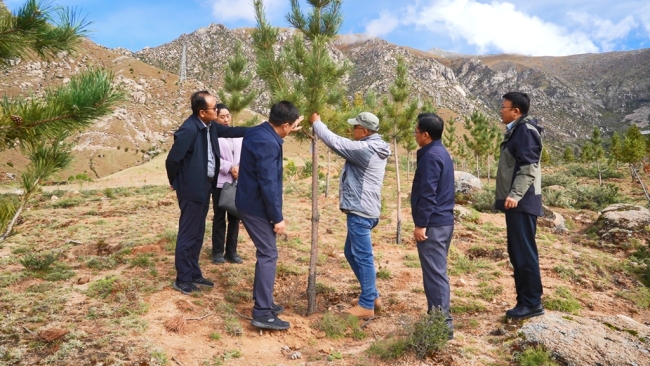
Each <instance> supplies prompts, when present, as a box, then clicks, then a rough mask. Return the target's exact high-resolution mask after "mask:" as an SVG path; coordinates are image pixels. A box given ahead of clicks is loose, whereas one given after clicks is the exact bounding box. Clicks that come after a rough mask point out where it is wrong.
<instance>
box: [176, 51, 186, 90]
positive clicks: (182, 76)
mask: <svg viewBox="0 0 650 366" xmlns="http://www.w3.org/2000/svg"><path fill="white" fill-rule="evenodd" d="M178 78H179V80H178V81H180V82H183V81H185V79H187V65H186V62H185V45H183V53H182V54H181V71H180V75H178Z"/></svg>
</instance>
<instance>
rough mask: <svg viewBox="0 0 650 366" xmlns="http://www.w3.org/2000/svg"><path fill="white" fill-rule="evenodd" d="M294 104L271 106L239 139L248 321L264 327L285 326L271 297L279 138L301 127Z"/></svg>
mask: <svg viewBox="0 0 650 366" xmlns="http://www.w3.org/2000/svg"><path fill="white" fill-rule="evenodd" d="M302 118H303V117H302V116H300V112H299V111H298V109H297V108H296V107H295V106H294V105H293V104H291V103H290V102H286V101H283V102H279V103H277V104H274V105H273V107H271V113H270V115H269V120H268V122H264V123H262V124H261V125H258V126H255V127H252V128H251V129H250V130H248V132H246V136H244V141H242V150H241V159H240V169H239V180H238V182H237V196H236V198H235V205H236V206H237V212H238V213H239V217H240V218H241V221H242V222H243V223H244V227H245V228H246V231H248V235H249V236H250V237H251V239H252V240H253V243H254V244H255V248H256V249H257V251H256V253H255V256H256V257H257V262H256V263H255V280H254V283H253V299H254V300H255V306H254V307H253V321H252V322H251V324H252V325H253V326H255V327H258V328H264V329H277V330H282V329H287V328H289V326H290V325H289V322H285V321H283V320H280V318H278V317H277V314H279V313H280V312H281V311H282V310H283V309H284V308H283V307H282V306H280V305H277V304H275V303H274V302H273V287H274V285H275V270H276V263H277V261H278V247H277V243H276V235H277V234H282V233H283V232H284V228H285V226H286V224H285V222H284V217H283V216H282V143H283V142H284V141H283V139H284V138H285V137H287V135H289V134H290V133H291V132H294V131H297V130H299V129H300V127H299V126H298V125H299V124H300V121H302Z"/></svg>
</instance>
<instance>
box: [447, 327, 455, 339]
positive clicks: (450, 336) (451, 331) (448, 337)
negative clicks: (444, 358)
mask: <svg viewBox="0 0 650 366" xmlns="http://www.w3.org/2000/svg"><path fill="white" fill-rule="evenodd" d="M452 339H454V331H453V330H450V331H449V335H448V336H447V340H448V341H451V340H452Z"/></svg>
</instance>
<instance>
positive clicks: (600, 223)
mask: <svg viewBox="0 0 650 366" xmlns="http://www.w3.org/2000/svg"><path fill="white" fill-rule="evenodd" d="M595 225H596V227H597V228H598V235H599V236H600V237H601V239H602V240H604V241H606V242H609V243H613V244H624V243H627V242H628V241H629V240H630V239H631V238H633V237H634V238H637V239H647V238H648V237H650V232H649V231H648V230H647V229H648V227H650V211H649V210H648V209H647V208H645V207H642V206H635V205H629V204H623V203H617V204H614V205H611V206H608V207H607V208H605V209H604V210H603V211H602V213H601V214H600V217H598V220H597V221H596V224H595Z"/></svg>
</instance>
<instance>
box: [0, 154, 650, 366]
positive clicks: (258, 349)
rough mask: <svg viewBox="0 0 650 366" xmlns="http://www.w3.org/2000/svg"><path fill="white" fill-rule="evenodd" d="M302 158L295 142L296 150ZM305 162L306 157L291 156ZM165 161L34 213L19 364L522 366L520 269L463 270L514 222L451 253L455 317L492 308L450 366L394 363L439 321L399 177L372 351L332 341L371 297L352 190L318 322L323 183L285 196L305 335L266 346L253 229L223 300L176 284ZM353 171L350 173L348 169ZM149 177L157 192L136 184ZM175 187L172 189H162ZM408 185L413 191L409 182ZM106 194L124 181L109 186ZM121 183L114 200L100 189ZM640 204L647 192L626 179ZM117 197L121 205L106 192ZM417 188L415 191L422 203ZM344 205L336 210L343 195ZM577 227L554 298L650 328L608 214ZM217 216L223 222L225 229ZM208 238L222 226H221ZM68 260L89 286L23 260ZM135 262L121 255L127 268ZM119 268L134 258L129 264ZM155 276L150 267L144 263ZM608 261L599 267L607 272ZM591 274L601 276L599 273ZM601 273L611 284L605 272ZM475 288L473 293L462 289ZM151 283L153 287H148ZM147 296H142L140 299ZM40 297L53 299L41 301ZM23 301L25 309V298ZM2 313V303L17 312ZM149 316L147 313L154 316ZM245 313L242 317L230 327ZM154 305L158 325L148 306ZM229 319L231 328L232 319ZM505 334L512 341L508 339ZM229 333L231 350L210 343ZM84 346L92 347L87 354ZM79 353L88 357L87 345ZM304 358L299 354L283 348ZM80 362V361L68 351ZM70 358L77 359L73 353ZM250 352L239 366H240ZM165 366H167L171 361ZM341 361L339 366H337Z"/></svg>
mask: <svg viewBox="0 0 650 366" xmlns="http://www.w3.org/2000/svg"><path fill="white" fill-rule="evenodd" d="M287 145H289V144H287ZM296 146H297V147H295V151H296V152H295V153H292V154H294V155H293V156H296V157H297V156H299V155H303V156H304V151H305V149H306V146H301V145H298V144H296ZM287 155H289V156H290V158H292V159H293V157H291V156H292V155H291V154H287ZM160 162H161V159H160V158H158V159H154V161H153V162H151V163H148V164H145V165H143V166H142V167H140V169H134V170H133V171H130V169H127V170H126V171H123V172H120V173H118V174H116V176H114V177H107V178H106V180H105V181H103V180H102V181H101V182H95V183H96V184H98V185H97V186H92V187H93V189H97V191H88V190H87V189H89V188H90V187H91V186H90V185H88V186H86V187H83V189H82V190H79V191H80V192H66V193H64V195H63V197H60V200H62V199H67V198H70V197H82V198H83V202H82V203H81V204H78V205H76V206H74V207H69V208H56V207H54V204H55V203H56V202H52V201H50V200H48V199H42V200H38V201H37V202H34V203H33V204H32V206H31V208H30V209H29V210H27V211H26V212H25V214H24V215H23V220H22V223H21V224H20V225H18V226H17V228H16V230H17V233H16V234H15V235H13V236H12V237H10V238H9V239H8V240H7V241H6V242H5V243H3V244H2V245H1V246H0V261H2V262H1V264H2V270H0V275H8V274H11V273H18V274H23V276H22V278H20V279H19V280H17V281H15V282H13V283H11V284H9V285H7V286H6V287H5V288H4V289H2V288H0V298H2V302H4V303H5V305H1V304H0V308H2V310H3V312H7V313H6V314H10V316H9V317H7V318H5V320H4V321H0V324H1V326H0V334H2V335H3V338H0V346H3V345H4V346H10V347H12V349H14V350H24V353H23V357H22V359H21V361H20V362H19V363H18V364H25V365H27V364H30V365H31V364H44V363H55V364H93V365H94V364H117V363H119V362H123V363H124V364H138V365H149V364H151V365H155V364H159V363H160V362H159V359H161V356H160V354H163V355H165V357H166V359H167V360H168V362H169V364H171V365H174V364H178V365H185V366H188V365H216V364H221V363H225V364H228V365H280V364H283V365H299V364H300V365H302V364H304V363H305V362H308V363H309V364H310V365H316V364H337V365H371V364H372V365H424V364H426V365H430V364H445V365H488V364H492V365H508V364H511V363H512V362H513V359H512V352H513V348H512V344H511V340H512V339H513V338H516V330H517V328H518V326H519V325H518V324H517V323H513V324H508V323H505V322H504V319H503V314H504V310H505V309H507V308H509V307H512V306H513V305H514V303H515V293H514V285H513V281H512V275H511V269H510V267H509V263H508V261H507V260H506V259H504V258H502V257H499V256H498V255H497V256H495V257H490V256H487V257H479V258H476V259H474V260H470V261H469V263H474V264H479V267H478V268H474V269H471V270H467V271H466V270H462V269H461V267H460V261H459V260H458V258H459V257H466V256H468V255H469V254H470V253H473V252H477V251H476V250H477V248H478V249H480V248H483V249H487V252H489V253H491V252H490V251H492V250H494V249H501V250H505V222H504V219H503V216H502V215H500V214H490V213H481V214H480V215H479V218H478V220H477V221H476V222H462V223H458V224H457V226H456V231H455V235H454V241H453V244H452V247H453V248H452V252H451V254H450V272H451V275H450V281H451V285H452V305H456V306H460V305H462V304H463V303H471V302H474V303H476V304H479V305H481V307H482V309H477V310H474V311H469V312H460V313H457V314H454V322H455V325H456V333H455V336H456V338H455V339H454V340H453V341H451V342H450V343H449V345H448V347H447V348H446V350H445V351H443V352H442V353H439V354H438V355H436V356H435V358H428V359H426V360H423V361H422V360H418V359H417V358H415V356H413V355H412V354H408V355H406V356H405V357H403V358H400V359H398V360H393V361H381V360H379V359H377V358H375V357H373V356H371V355H369V354H367V353H366V352H365V351H366V350H367V349H368V348H369V347H370V346H371V345H372V344H373V343H374V342H375V341H377V340H381V339H384V338H386V337H388V336H390V335H392V334H396V333H398V332H399V331H400V329H401V328H402V324H403V323H404V321H405V317H417V316H418V315H419V314H422V313H423V312H424V311H425V310H426V309H425V307H426V299H425V296H424V293H423V292H422V274H421V270H420V269H419V268H413V266H412V263H413V262H417V251H416V249H415V245H414V241H413V239H412V237H411V233H412V230H413V225H412V223H411V220H410V209H409V208H408V203H407V201H408V200H407V199H405V200H404V204H406V207H404V208H403V209H402V219H403V225H402V226H403V238H404V242H403V244H402V245H396V244H394V238H395V222H396V220H395V216H396V210H395V207H396V206H395V203H394V201H395V197H396V196H395V190H396V189H395V187H394V183H393V182H394V173H392V172H389V173H388V176H387V177H386V180H385V186H384V196H385V197H384V198H385V207H386V208H385V211H384V212H383V214H382V217H381V220H380V225H379V226H378V227H377V228H376V229H375V230H374V231H373V246H374V251H375V256H376V262H377V267H378V269H380V270H382V271H384V272H387V273H389V276H390V278H388V279H378V281H377V283H378V288H379V291H380V293H381V295H382V296H383V299H384V304H385V308H384V309H383V310H382V311H381V312H380V313H378V315H379V317H377V318H376V319H374V320H372V321H371V322H369V323H368V324H366V326H365V328H364V329H363V332H364V334H365V338H364V339H354V338H353V337H352V336H351V334H350V333H349V332H348V334H347V335H346V336H344V337H342V338H338V339H331V338H328V337H326V336H325V333H324V332H323V331H321V330H319V329H317V327H316V326H317V324H318V323H319V322H320V321H321V319H322V318H323V316H324V314H325V313H326V312H332V313H334V314H338V313H340V312H341V310H343V309H345V308H347V307H348V306H349V302H350V301H351V300H352V299H354V298H356V297H357V296H358V293H359V287H358V283H357V282H356V280H355V279H354V276H353V274H352V271H351V270H350V269H349V267H347V265H346V263H345V258H344V257H343V254H342V245H343V241H344V237H345V219H344V217H343V215H342V214H341V213H340V211H339V210H338V209H337V207H338V198H337V197H336V195H337V194H336V192H337V189H338V183H337V182H336V179H332V186H331V188H330V189H331V194H330V197H329V198H325V197H324V196H321V197H320V198H319V206H320V207H321V218H320V234H319V259H318V263H319V266H318V282H319V283H320V284H322V291H321V292H320V293H319V295H318V307H317V312H316V313H315V314H313V315H311V316H305V311H306V308H307V300H306V296H305V289H306V286H307V267H308V262H309V242H310V200H309V198H308V190H309V189H308V181H309V179H298V180H294V179H288V180H287V181H286V182H285V208H284V212H285V217H286V219H287V223H288V228H287V234H286V236H284V237H282V238H281V239H282V240H280V242H279V245H278V246H279V252H280V256H279V261H278V264H279V269H278V277H277V281H276V287H275V299H276V302H278V303H280V304H282V305H284V306H285V307H286V311H285V313H283V314H282V315H281V318H282V319H284V320H288V321H289V322H291V325H292V327H291V329H289V330H288V331H280V332H267V331H265V332H260V331H259V330H257V329H255V328H254V327H252V326H250V325H249V320H248V319H246V317H247V316H249V315H250V310H251V307H252V301H251V300H250V294H251V292H252V276H253V272H254V260H255V249H254V247H253V245H252V242H251V241H250V239H249V237H248V236H247V234H246V230H244V229H243V227H242V228H241V230H240V233H241V238H240V245H239V252H240V254H241V255H242V257H243V258H244V263H243V264H242V265H234V264H225V265H221V266H218V265H213V264H211V263H210V262H209V249H210V248H209V247H210V240H209V233H208V234H207V235H206V240H205V241H204V251H203V253H202V255H201V266H202V267H201V268H202V269H203V271H204V274H205V276H206V277H207V278H210V279H212V280H214V281H215V282H216V286H215V288H214V289H212V290H208V291H204V292H202V293H201V294H198V295H196V296H185V295H182V294H181V293H179V292H177V291H174V290H173V289H172V288H171V282H172V281H173V278H174V275H175V271H174V267H173V261H174V257H173V253H172V252H171V251H170V250H169V248H168V247H167V246H168V243H167V241H166V240H165V239H164V237H165V232H175V231H176V230H177V222H178V221H177V220H178V214H179V211H178V206H177V204H176V199H175V196H174V193H173V192H171V191H169V190H168V189H167V188H166V186H165V178H164V171H163V169H164V168H162V164H160ZM335 163H336V164H337V166H338V167H340V161H339V160H337V161H336V162H335ZM132 177H146V179H147V182H146V183H147V184H148V185H151V184H159V186H158V187H155V186H154V187H151V186H140V187H139V188H128V189H127V188H119V187H123V186H127V185H133V186H139V184H136V181H137V180H138V179H140V178H133V179H132ZM161 177H162V178H161ZM402 181H403V182H404V181H407V180H406V177H405V176H404V177H403V178H402ZM106 182H111V183H110V184H109V183H106ZM103 183H105V184H106V185H104V186H102V185H101V184H103ZM620 184H621V185H625V189H626V190H631V189H635V187H634V186H633V185H631V183H629V181H625V180H622V181H621V182H620ZM107 187H112V188H114V191H113V192H114V193H113V194H114V197H112V198H109V197H107V195H106V192H105V191H103V190H102V189H104V188H107ZM408 189H410V187H409V186H408V184H407V185H406V187H404V188H403V190H404V192H406V191H408ZM333 196H334V197H333ZM558 211H559V212H561V213H562V214H563V215H564V216H565V217H566V218H568V219H570V220H571V221H572V222H573V223H574V225H575V226H574V227H573V228H572V230H571V232H570V233H569V234H568V235H565V236H560V235H555V234H552V233H551V232H550V231H548V230H547V229H543V228H540V230H539V234H538V245H539V251H540V258H541V260H540V263H541V268H542V276H543V283H544V290H545V298H548V297H549V296H553V295H554V292H555V289H557V288H558V287H560V286H563V287H566V288H568V289H570V291H571V292H572V293H573V294H574V295H575V296H576V298H577V300H578V301H579V303H580V304H581V306H582V310H581V311H580V312H579V314H580V315H581V316H598V315H612V314H625V315H627V316H630V317H632V318H634V319H635V320H637V321H639V322H642V323H643V322H649V321H650V311H648V310H647V308H642V307H639V306H637V305H635V304H634V303H633V302H631V301H629V300H626V299H624V298H622V297H621V296H619V294H620V293H622V292H626V291H628V292H629V291H633V290H634V289H636V288H637V287H638V286H639V281H638V279H637V278H636V277H635V276H633V275H631V274H629V273H626V272H625V271H624V270H623V268H624V267H623V266H621V265H620V264H621V263H624V262H625V260H626V257H627V256H628V255H629V254H630V252H629V251H623V250H619V251H603V250H601V249H599V247H598V245H597V243H596V242H595V241H593V240H591V239H589V238H588V237H587V235H586V234H585V233H584V230H585V229H586V228H587V227H588V224H586V223H584V222H583V221H580V220H582V218H581V217H584V218H586V219H585V220H587V221H588V220H593V219H594V218H595V213H593V212H590V211H576V210H568V209H560V210H558ZM210 218H211V214H210V215H209V217H208V220H210ZM208 226H209V225H208ZM50 250H56V251H60V252H61V253H62V254H63V256H62V257H60V258H59V262H61V263H63V264H65V265H66V266H68V268H69V269H72V270H73V271H74V272H75V273H74V276H72V277H70V278H68V279H64V280H61V281H57V282H50V281H46V280H44V279H41V278H38V277H37V276H34V275H33V274H32V273H29V272H28V271H26V270H25V269H24V267H23V266H22V265H21V264H20V263H19V262H18V261H17V260H16V258H23V257H24V256H25V255H26V253H30V252H46V251H50ZM120 253H122V254H121V255H120ZM118 255H119V256H118ZM143 257H146V258H149V259H150V260H151V262H149V264H147V265H145V266H138V265H137V264H134V263H136V260H137V259H141V258H143ZM102 258H104V259H106V258H118V259H119V260H118V262H117V264H116V265H114V266H112V267H111V268H106V269H98V268H96V267H92V266H91V265H89V261H90V260H92V259H102ZM594 263H596V264H597V265H594ZM559 267H565V268H569V269H573V270H574V271H575V277H567V276H564V275H563V274H562V273H560V272H561V271H558V268H559ZM590 268H591V270H590ZM599 271H601V272H602V273H601V272H599ZM110 276H115V277H116V278H118V281H117V282H118V283H119V285H118V286H116V287H115V288H114V289H113V290H112V292H110V293H109V294H108V295H107V297H106V298H101V297H93V296H91V295H90V291H89V289H90V288H91V287H92V286H94V284H97V283H98V282H97V281H99V280H102V279H105V278H108V277H110ZM461 280H462V281H461ZM134 281H140V282H134ZM133 283H136V284H137V285H136V286H135V287H133V286H132V284H133ZM38 286H50V287H48V290H46V291H43V292H35V291H36V290H34V289H35V288H37V287H38ZM486 286H492V287H494V288H501V289H502V292H501V293H497V294H496V295H494V296H493V298H492V299H489V300H486V298H483V297H481V296H480V293H481V291H482V289H484V288H485V287H486ZM19 294H22V295H21V296H17V295H19ZM2 302H0V303H2ZM142 304H144V305H142ZM225 305H232V306H234V309H235V310H236V312H237V313H232V312H231V313H228V311H227V310H225V307H224V306H225ZM140 306H144V307H145V310H144V311H141V310H140V311H139V310H138V308H139V307H140ZM178 315H183V316H185V317H186V318H201V317H203V316H206V315H207V317H204V318H201V319H198V320H187V322H186V325H187V332H186V333H185V334H177V333H174V332H170V331H168V330H166V328H165V322H166V321H168V320H169V319H171V318H173V317H174V316H178ZM229 317H230V318H229ZM233 318H234V324H236V325H239V326H240V327H241V329H242V333H241V335H239V336H233V335H230V334H229V333H228V331H227V329H228V326H229V324H230V325H232V323H233ZM51 327H59V328H63V329H69V330H71V331H72V332H71V334H70V335H67V336H66V337H64V338H62V340H60V341H57V342H54V343H44V342H41V341H37V340H35V339H34V338H33V337H32V336H31V335H30V333H28V331H26V330H24V329H25V328H27V329H30V330H31V331H34V332H36V331H38V330H41V329H47V328H51ZM498 329H505V330H506V331H505V335H503V334H502V335H495V334H497V333H493V332H495V331H496V330H498ZM214 333H218V334H219V338H220V339H218V340H214V339H211V334H214ZM74 342H81V346H79V343H74ZM75 344H76V346H74V345H75ZM283 347H289V348H290V351H286V350H283ZM69 349H71V350H69ZM64 350H68V351H67V353H63V351H64ZM234 351H238V352H239V354H240V357H235V356H234V355H236V352H234ZM295 351H299V352H300V353H301V354H302V358H301V359H298V360H291V359H289V358H288V356H287V355H288V354H289V353H292V352H295ZM156 357H158V358H156ZM328 358H329V359H330V360H328Z"/></svg>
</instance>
